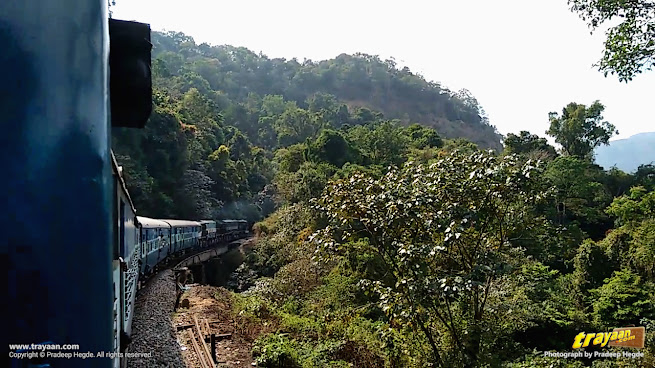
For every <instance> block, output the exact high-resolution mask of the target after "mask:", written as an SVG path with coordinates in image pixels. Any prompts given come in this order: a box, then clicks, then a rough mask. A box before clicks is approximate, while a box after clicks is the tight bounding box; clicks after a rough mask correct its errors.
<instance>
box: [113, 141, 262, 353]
mask: <svg viewBox="0 0 655 368" xmlns="http://www.w3.org/2000/svg"><path fill="white" fill-rule="evenodd" d="M111 156H112V168H113V176H114V187H115V188H116V192H115V199H114V200H115V201H116V202H115V208H116V211H115V213H114V223H115V224H116V230H115V234H117V239H116V242H115V244H114V257H115V259H114V264H113V269H112V276H113V277H112V279H113V289H114V306H113V308H114V316H115V317H114V322H113V325H114V332H113V336H114V346H113V348H114V351H116V352H125V351H126V350H127V349H128V345H129V343H128V342H129V341H130V335H131V333H132V318H133V313H134V301H135V298H136V291H137V289H138V286H139V285H140V282H141V281H142V280H144V279H145V278H147V277H148V276H150V275H151V274H152V273H153V272H154V271H156V270H157V269H158V268H159V267H160V266H161V265H162V264H166V263H168V262H169V261H170V260H175V259H178V258H180V257H181V256H183V255H185V254H187V253H192V252H197V251H200V250H202V249H205V248H209V247H212V246H215V245H217V244H221V243H229V242H231V241H234V240H236V239H240V238H243V237H245V236H247V235H248V233H249V226H248V222H247V221H246V220H201V221H189V220H177V219H153V218H148V217H142V216H137V215H136V214H137V211H136V209H135V207H134V204H133V202H132V199H131V198H130V194H129V192H128V191H127V187H126V185H125V180H124V178H123V175H122V168H121V167H120V166H118V163H117V162H116V160H115V158H114V156H113V154H112V155H111ZM119 363H120V361H117V364H119Z"/></svg>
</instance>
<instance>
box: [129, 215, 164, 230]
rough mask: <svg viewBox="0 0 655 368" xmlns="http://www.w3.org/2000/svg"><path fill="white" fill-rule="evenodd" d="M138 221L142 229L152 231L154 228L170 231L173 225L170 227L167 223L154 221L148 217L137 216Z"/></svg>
mask: <svg viewBox="0 0 655 368" xmlns="http://www.w3.org/2000/svg"><path fill="white" fill-rule="evenodd" d="M136 220H137V221H138V222H139V226H140V227H142V228H150V229H154V228H167V229H170V228H171V225H169V224H168V223H166V222H164V221H161V220H156V219H152V218H148V217H141V216H137V217H136Z"/></svg>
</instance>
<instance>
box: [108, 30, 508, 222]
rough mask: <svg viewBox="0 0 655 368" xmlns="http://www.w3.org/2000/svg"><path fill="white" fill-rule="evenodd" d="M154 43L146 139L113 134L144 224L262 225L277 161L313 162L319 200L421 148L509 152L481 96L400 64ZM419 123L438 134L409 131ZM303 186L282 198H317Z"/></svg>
mask: <svg viewBox="0 0 655 368" xmlns="http://www.w3.org/2000/svg"><path fill="white" fill-rule="evenodd" d="M152 40H153V45H154V46H153V61H152V65H153V67H152V68H153V88H154V111H153V114H152V116H151V119H150V121H149V123H148V124H147V127H146V129H145V130H144V131H140V132H135V131H131V130H125V129H114V131H113V136H114V139H113V148H114V150H115V152H116V154H117V155H118V157H117V158H118V161H119V162H120V164H121V165H123V166H124V167H125V170H126V174H127V176H128V178H129V179H128V183H129V186H130V191H131V193H132V195H133V196H134V198H135V201H136V205H137V208H138V209H139V211H140V213H141V214H143V215H151V216H155V217H181V218H191V219H199V218H207V217H217V218H224V217H246V218H248V219H250V220H256V219H260V218H261V216H263V215H265V214H267V213H268V212H270V210H272V207H273V198H272V195H273V193H274V188H275V186H269V187H267V185H268V184H270V183H272V182H273V179H274V176H275V174H274V173H275V165H276V164H277V163H279V162H277V161H279V160H274V157H280V156H282V155H287V154H297V155H300V157H302V158H303V160H304V159H305V158H306V159H307V161H308V163H307V164H305V165H304V166H303V167H302V170H303V171H304V170H308V173H307V175H316V176H317V179H316V180H317V182H316V184H315V185H316V187H315V188H313V189H314V190H318V189H317V188H319V189H320V188H321V186H322V185H324V184H325V183H326V181H327V178H328V177H330V176H331V175H332V174H333V173H334V172H335V171H336V170H337V169H340V168H341V166H342V165H343V163H345V162H350V163H351V164H365V165H378V166H385V165H389V164H399V163H401V161H404V160H405V158H406V157H407V155H408V154H409V152H410V150H411V149H415V148H425V147H427V146H440V145H441V144H442V140H441V138H440V137H444V138H457V137H462V138H467V139H468V140H470V141H472V142H473V143H476V144H478V145H479V146H480V147H482V148H492V149H495V150H500V149H502V146H501V144H500V136H499V135H498V134H497V132H496V131H495V128H494V127H492V126H491V125H489V123H488V121H487V119H486V117H485V114H484V111H483V110H482V108H481V107H480V106H479V104H478V102H477V101H476V100H475V98H474V97H473V96H471V95H470V93H468V92H467V91H465V90H464V91H460V92H458V93H453V92H451V91H448V90H447V89H445V88H442V87H441V86H439V85H438V84H436V83H431V82H427V81H425V80H424V79H423V78H422V77H420V76H417V75H415V74H413V73H412V72H411V71H410V70H409V69H407V68H404V69H398V68H396V66H395V64H394V62H393V61H391V60H386V61H382V60H380V59H379V58H378V57H374V56H369V55H355V56H350V55H340V56H339V57H337V58H335V59H332V60H327V61H322V62H311V61H306V62H303V63H299V62H298V61H296V60H284V59H269V58H267V57H266V56H264V55H257V54H255V53H253V52H252V51H250V50H248V49H245V48H237V47H232V46H209V45H207V44H201V45H196V43H195V42H194V41H193V39H192V38H191V37H189V36H186V35H184V34H182V33H177V32H168V33H165V34H164V33H158V32H153V35H152ZM416 123H418V124H420V125H421V126H424V127H432V128H434V129H436V132H435V130H433V129H428V130H425V129H422V128H420V127H419V126H416V125H414V126H412V127H410V126H411V125H412V124H416ZM424 135H429V137H427V138H426V137H424ZM319 136H320V137H319ZM373 137H377V138H375V139H377V140H374V139H373ZM335 139H337V140H339V139H340V140H342V141H339V142H336V141H335ZM417 140H418V141H417ZM316 144H319V145H320V144H323V145H335V144H336V145H337V146H334V147H332V146H330V147H328V146H325V147H322V148H321V147H318V148H317V147H316ZM339 144H343V145H344V146H339ZM309 146H312V147H313V148H314V151H312V152H311V153H310V152H309V151H308V149H309V148H310V147H309ZM321 149H323V151H322V153H321V151H320V150H321ZM335 149H336V150H340V149H347V150H348V152H347V153H348V159H345V160H342V159H334V160H332V161H331V162H329V164H330V165H325V164H319V163H318V161H317V160H316V157H317V155H321V154H323V155H325V154H334V153H335V152H334V150H335ZM316 150H318V151H316ZM392 153H393V154H400V156H398V157H394V158H393V159H392V158H391V155H392ZM342 161H343V162H342ZM301 175H305V174H301ZM280 180H281V181H285V180H294V179H293V178H287V177H281V178H279V180H278V181H280ZM294 185H295V183H283V185H281V186H280V185H278V186H277V188H279V189H280V190H281V191H292V192H293V191H295V192H302V191H305V192H307V190H308V189H306V188H304V189H303V188H294ZM312 193H314V192H312ZM314 194H315V193H314ZM293 195H294V196H295V195H300V194H297V193H296V194H293Z"/></svg>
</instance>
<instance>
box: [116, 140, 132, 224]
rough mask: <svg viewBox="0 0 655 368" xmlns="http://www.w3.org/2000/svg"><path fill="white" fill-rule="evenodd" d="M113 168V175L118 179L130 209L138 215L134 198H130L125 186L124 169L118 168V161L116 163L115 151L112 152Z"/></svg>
mask: <svg viewBox="0 0 655 368" xmlns="http://www.w3.org/2000/svg"><path fill="white" fill-rule="evenodd" d="M111 168H112V172H113V174H114V175H115V176H116V177H117V178H118V182H119V183H120V188H121V190H122V191H123V193H124V194H125V197H127V201H128V202H129V204H130V207H131V208H132V213H136V208H135V207H134V202H132V197H130V192H128V191H127V186H126V185H125V179H124V178H123V168H122V167H121V166H118V161H116V157H115V156H114V151H111Z"/></svg>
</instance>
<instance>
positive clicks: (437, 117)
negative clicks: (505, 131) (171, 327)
mask: <svg viewBox="0 0 655 368" xmlns="http://www.w3.org/2000/svg"><path fill="white" fill-rule="evenodd" d="M153 44H154V49H153V73H154V74H153V84H154V91H155V92H154V96H153V101H154V111H153V114H152V116H151V118H150V121H149V122H148V124H147V125H146V128H145V129H144V130H142V131H134V130H122V129H116V130H114V131H113V148H114V151H115V153H116V155H117V159H118V161H119V163H120V164H121V165H122V166H123V167H124V172H125V175H126V177H127V184H128V189H129V191H130V194H131V195H132V197H133V199H134V202H135V205H136V207H137V210H138V213H139V215H144V216H153V217H158V218H162V217H178V218H187V219H200V218H208V217H213V218H227V217H238V218H242V217H243V218H248V219H249V220H251V221H259V222H258V223H257V224H256V225H255V226H254V229H255V231H256V234H257V245H256V247H255V248H254V251H253V253H251V254H250V255H249V256H248V257H247V260H246V263H245V264H244V265H243V266H242V267H241V268H240V269H239V273H240V275H241V277H242V279H243V280H242V282H240V284H241V285H242V287H243V289H244V290H241V291H242V292H239V293H236V292H235V293H234V298H235V300H236V301H237V303H236V310H235V311H234V312H235V313H236V314H239V315H240V316H242V317H243V318H245V319H246V320H247V321H249V322H248V323H250V324H252V325H257V326H267V327H266V329H265V330H266V331H267V333H262V334H261V335H260V336H259V337H258V338H257V340H256V341H255V344H254V349H253V353H254V354H255V356H256V357H257V361H258V363H259V365H260V366H266V367H349V366H354V367H405V366H407V367H424V366H437V367H484V366H490V367H497V366H506V367H534V366H550V367H582V366H591V365H593V366H594V367H633V366H654V365H655V355H654V354H655V345H654V343H655V341H654V340H655V334H654V333H655V296H654V295H655V167H653V166H650V165H644V166H641V167H639V169H638V170H637V171H636V172H634V173H625V172H622V171H620V170H618V169H616V168H613V169H610V170H604V169H603V168H602V167H600V166H598V165H595V164H594V163H593V152H594V149H595V148H596V147H598V146H601V145H603V144H607V142H608V140H609V138H610V137H611V136H612V135H613V134H615V131H616V129H615V127H614V126H613V125H612V124H610V123H608V122H606V121H605V120H604V119H603V116H602V112H603V109H604V107H603V105H602V104H601V103H600V102H594V103H592V104H591V105H588V106H587V105H583V104H579V103H571V104H569V105H567V106H565V107H563V108H562V110H561V113H551V114H550V115H549V116H544V120H546V121H549V122H550V128H549V130H548V132H547V134H549V135H551V136H552V137H553V138H554V139H555V141H556V142H557V143H558V144H559V145H560V146H561V149H559V150H558V149H556V148H555V147H553V146H551V145H550V144H549V143H548V141H547V140H546V139H544V138H542V137H538V136H536V135H533V134H530V133H528V132H519V133H517V134H509V135H508V136H507V137H504V140H503V143H504V144H502V145H501V139H500V138H501V137H500V135H499V134H498V133H497V132H496V130H495V129H494V128H493V127H492V126H491V125H489V122H488V120H487V118H486V117H485V114H484V111H483V109H482V107H481V106H480V105H479V104H478V103H477V101H476V100H475V98H474V97H473V96H471V94H470V93H468V92H467V91H460V92H456V93H455V92H451V91H449V90H447V89H446V88H445V87H443V86H440V85H439V84H436V83H433V82H428V81H426V80H425V79H424V78H422V77H421V76H418V75H415V74H413V73H412V72H411V71H410V70H409V69H407V68H404V69H399V68H397V67H396V66H395V64H394V62H393V61H392V60H386V61H383V60H380V59H379V58H378V57H375V56H370V55H340V56H338V57H337V58H335V59H331V60H327V61H321V62H313V61H304V62H298V61H297V60H283V59H269V58H267V57H266V56H264V55H258V54H255V53H253V52H251V51H249V50H247V49H245V48H236V47H231V46H209V45H206V44H201V45H197V44H196V43H195V42H194V41H193V39H192V38H190V37H188V36H185V35H184V34H181V33H175V32H169V33H166V34H162V33H153ZM246 289H247V290H246ZM628 325H637V326H646V329H647V333H648V334H647V341H646V345H647V346H646V349H643V350H634V349H623V350H621V349H622V348H607V347H605V348H602V350H604V351H632V352H643V353H645V356H644V357H643V358H638V359H636V360H635V359H630V358H619V359H595V360H594V359H591V360H585V359H556V358H547V357H544V353H543V352H544V351H558V352H566V351H571V350H572V348H571V346H572V343H573V340H574V337H575V336H576V335H578V334H579V333H580V332H583V331H586V332H602V331H608V330H610V331H611V328H614V327H624V326H628ZM593 349H596V350H598V348H593ZM593 349H592V348H591V347H590V348H587V351H592V350H593Z"/></svg>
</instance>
